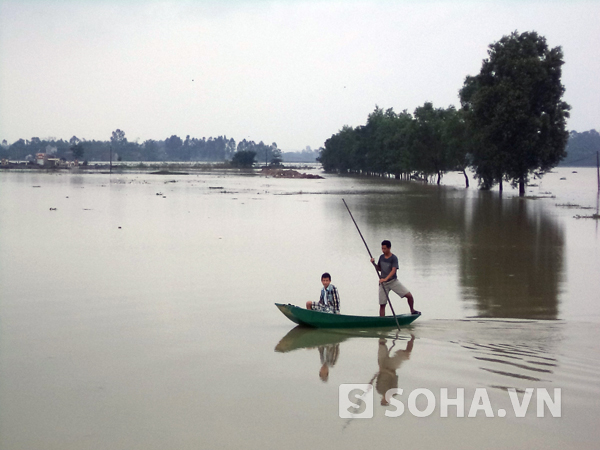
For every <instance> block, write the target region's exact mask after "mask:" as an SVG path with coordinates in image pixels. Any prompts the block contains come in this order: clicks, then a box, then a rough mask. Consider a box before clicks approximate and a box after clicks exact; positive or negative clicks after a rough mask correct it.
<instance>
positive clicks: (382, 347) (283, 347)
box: [275, 326, 415, 405]
mask: <svg viewBox="0 0 600 450" xmlns="http://www.w3.org/2000/svg"><path fill="white" fill-rule="evenodd" d="M357 338H377V339H378V348H377V363H378V366H379V369H378V371H377V372H376V373H375V375H374V376H373V377H372V378H371V380H370V381H369V382H368V384H373V383H375V384H374V386H375V389H376V391H377V392H378V393H379V394H380V395H381V397H382V398H381V404H382V405H387V404H388V402H387V401H386V399H385V393H386V392H387V391H388V390H389V389H393V388H397V387H398V375H397V373H396V371H397V370H398V369H399V368H400V366H401V365H402V363H403V362H404V361H407V360H408V359H410V354H411V352H412V350H413V345H414V341H415V336H414V335H413V334H412V333H411V334H410V335H399V333H398V332H397V331H390V330H389V329H371V330H366V331H364V330H343V329H335V330H322V329H315V328H306V327H302V326H297V327H295V328H293V329H292V330H290V331H289V333H288V334H286V335H285V336H284V337H283V338H281V340H280V341H279V343H278V344H277V345H276V346H275V351H276V352H279V353H287V352H291V351H293V350H298V349H302V348H305V349H316V350H317V351H318V352H319V360H320V363H321V367H320V369H319V378H320V379H321V380H322V381H324V382H326V381H327V380H328V378H329V369H330V368H331V367H333V366H334V365H335V364H336V362H337V360H338V358H339V355H340V344H341V343H342V342H344V341H346V340H348V339H357ZM401 341H407V342H406V346H405V348H396V346H397V345H398V344H399V343H400V342H401Z"/></svg>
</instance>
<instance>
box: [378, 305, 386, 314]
mask: <svg viewBox="0 0 600 450" xmlns="http://www.w3.org/2000/svg"><path fill="white" fill-rule="evenodd" d="M379 316H380V317H384V316H385V305H379Z"/></svg>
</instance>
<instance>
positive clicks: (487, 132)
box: [320, 31, 570, 196]
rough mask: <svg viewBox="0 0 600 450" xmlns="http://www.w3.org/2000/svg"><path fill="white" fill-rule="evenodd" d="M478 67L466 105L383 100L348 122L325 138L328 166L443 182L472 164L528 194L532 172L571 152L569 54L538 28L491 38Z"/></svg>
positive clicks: (482, 180) (482, 174)
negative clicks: (383, 105) (393, 105)
mask: <svg viewBox="0 0 600 450" xmlns="http://www.w3.org/2000/svg"><path fill="white" fill-rule="evenodd" d="M488 56H489V57H488V58H486V59H484V60H483V63H482V66H481V71H480V73H479V74H478V75H475V76H467V77H466V79H465V82H464V85H463V87H462V88H461V89H460V91H459V97H460V102H461V107H460V109H456V108H455V107H454V106H449V107H448V108H435V107H434V106H433V104H432V103H430V102H426V103H424V104H423V106H420V107H418V108H416V109H415V111H414V112H413V113H412V114H411V113H409V112H407V111H406V110H404V111H402V112H401V113H396V112H394V111H393V109H388V110H385V111H384V110H382V109H380V108H379V107H376V108H375V111H373V112H372V113H371V114H370V115H369V116H368V118H367V122H366V124H365V125H361V126H357V127H350V126H344V127H343V128H342V129H341V130H340V131H339V132H338V133H336V134H334V135H332V136H331V138H329V139H328V140H327V141H326V142H325V148H324V150H323V151H322V153H321V157H320V161H321V163H322V164H323V167H324V169H325V170H326V171H330V172H358V173H367V174H378V175H392V174H393V175H394V176H395V177H396V178H420V179H424V180H427V181H431V180H433V179H436V180H437V183H440V182H441V179H442V176H443V175H444V173H446V172H448V171H454V170H459V171H462V172H463V173H464V174H465V181H466V185H467V187H468V183H469V181H468V178H467V174H466V168H467V167H470V168H471V169H472V170H473V171H474V173H475V177H476V178H477V179H478V181H479V184H480V186H481V187H482V188H484V189H490V188H491V187H493V186H494V185H496V184H498V185H499V187H500V190H501V191H502V183H503V182H510V183H511V184H513V185H515V186H517V185H518V187H519V194H520V195H521V196H522V195H524V194H525V185H526V184H527V182H528V181H529V179H530V178H531V177H532V176H533V177H538V176H541V175H542V174H543V173H545V172H547V171H548V170H550V169H551V168H552V167H554V166H556V165H557V164H558V163H559V162H560V161H561V159H563V158H564V157H565V156H566V152H565V146H566V144H567V140H568V138H569V133H568V131H567V130H566V119H567V118H568V117H569V112H568V111H569V110H570V106H569V105H568V104H567V103H566V102H564V101H563V99H562V96H563V94H564V91H565V88H564V86H563V85H562V83H561V67H562V65H563V63H564V62H563V54H562V50H561V48H560V47H555V48H549V47H548V45H547V43H546V39H545V38H544V37H542V36H539V35H538V34H537V33H536V32H525V33H518V32H517V31H515V32H513V33H511V34H510V35H508V36H504V37H502V39H500V40H499V41H498V42H495V43H493V44H491V45H490V46H489V49H488Z"/></svg>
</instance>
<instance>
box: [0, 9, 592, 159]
mask: <svg viewBox="0 0 600 450" xmlns="http://www.w3.org/2000/svg"><path fill="white" fill-rule="evenodd" d="M599 18H600V2H597V1H517V0H513V1H454V0H445V1H418V0H412V1H391V0H364V1H353V0H344V1H335V2H334V1H327V0H305V1H296V0H289V1H283V0H274V1H266V0H263V1H252V0H238V1H202V0H197V1H171V2H151V1H108V0H106V1H91V0H90V1H85V0H84V1H82V0H80V1H50V0H38V1H23V0H19V1H6V0H0V141H1V140H2V139H6V140H7V141H8V142H9V143H12V142H14V141H16V140H17V139H19V138H23V139H30V138H31V137H34V136H35V137H40V138H48V137H54V138H63V139H69V138H70V137H71V136H73V135H75V136H77V137H79V138H85V139H88V140H91V139H100V140H108V139H109V138H110V135H111V132H112V131H113V130H115V129H117V128H120V129H122V130H124V131H125V133H126V136H127V138H128V139H129V140H135V139H140V142H143V141H144V140H146V139H165V138H167V137H169V136H171V135H173V134H176V135H178V136H180V137H182V138H185V136H186V135H188V134H189V135H190V136H192V137H198V138H201V137H203V136H205V137H207V138H208V137H209V136H215V137H216V136H218V135H227V136H228V137H233V138H234V139H236V141H240V140H242V139H244V138H245V139H251V140H255V141H257V142H258V141H260V140H262V141H264V142H265V143H271V142H276V143H277V144H278V146H279V148H280V149H282V150H283V151H292V150H300V149H302V148H304V147H306V146H307V145H310V146H311V147H313V148H318V147H320V146H322V145H323V143H324V141H325V140H326V139H327V138H329V137H330V136H331V135H332V134H334V133H336V132H337V131H338V130H339V129H340V128H341V127H342V126H343V125H346V124H348V125H351V126H357V125H361V124H364V123H365V121H366V118H367V115H368V114H369V113H370V112H371V111H373V109H374V108H375V105H379V106H380V107H382V108H384V109H387V108H394V110H395V111H397V112H400V111H402V110H404V109H407V110H408V111H410V112H412V111H413V110H414V109H415V108H416V107H417V106H419V105H422V104H423V103H424V102H425V101H431V102H433V104H434V106H436V107H447V106H448V105H451V104H452V105H455V106H459V100H458V91H459V89H460V88H461V86H462V84H463V82H464V78H465V76H466V75H469V74H470V75H476V74H477V73H478V72H479V70H480V68H481V61H482V59H483V58H485V57H486V55H487V53H486V52H487V47H488V45H489V44H490V43H492V42H494V41H497V40H499V39H500V38H501V37H502V36H503V35H506V34H509V33H510V32H512V31H514V30H518V31H520V32H523V31H532V30H534V31H537V32H538V33H539V34H541V35H543V36H545V37H546V39H547V42H548V44H549V46H551V47H555V46H562V48H563V52H564V57H565V65H564V66H563V84H564V85H565V87H566V89H567V91H566V94H565V100H566V101H567V102H568V103H569V104H570V105H571V106H572V107H573V109H572V111H571V119H570V120H569V123H568V126H569V129H572V130H577V131H585V130H589V129H592V128H595V129H600V82H599V80H600V75H599V74H600V26H598V23H599Z"/></svg>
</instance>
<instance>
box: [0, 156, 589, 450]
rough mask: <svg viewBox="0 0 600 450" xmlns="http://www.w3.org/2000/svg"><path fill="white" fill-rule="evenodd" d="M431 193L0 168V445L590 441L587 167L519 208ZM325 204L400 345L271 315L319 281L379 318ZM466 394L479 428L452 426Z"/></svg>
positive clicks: (481, 196) (326, 182)
mask: <svg viewBox="0 0 600 450" xmlns="http://www.w3.org/2000/svg"><path fill="white" fill-rule="evenodd" d="M573 171H577V173H573ZM561 178H564V179H561ZM444 182H445V184H446V186H444V187H441V188H439V187H437V186H423V185H420V184H416V183H399V182H397V181H394V180H383V179H370V178H352V177H341V176H329V175H328V176H326V178H325V179H323V180H309V179H307V180H304V179H274V178H266V177H262V176H249V175H243V174H224V173H218V172H210V173H209V172H207V173H200V174H193V175H187V176H183V175H179V176H175V175H149V174H122V175H114V174H113V175H112V176H110V175H106V174H45V173H32V172H12V173H1V174H0V449H2V450H19V449H27V450H32V449H61V450H65V449H78V450H81V449H144V450H148V449H165V448H169V449H199V448H223V449H238V448H247V449H280V448H286V449H306V448H356V449H363V448H373V447H381V448H385V447H390V448H391V447H406V448H419V449H439V448H461V449H480V448H493V449H504V448H544V449H565V448H577V449H586V448H589V449H592V448H597V442H598V439H599V438H600V430H599V429H598V426H597V416H598V413H599V412H600V406H599V404H600V384H599V383H598V381H599V380H600V350H599V348H598V342H599V340H600V305H599V302H598V300H599V297H600V296H599V292H600V276H599V275H600V270H599V268H600V245H599V242H600V232H599V230H598V221H597V220H593V219H577V218H575V217H574V216H577V215H580V216H585V215H591V214H593V213H596V212H597V209H596V208H597V201H598V199H597V196H596V192H597V188H596V173H595V170H593V169H579V168H578V169H564V168H563V169H558V170H557V171H556V173H551V174H548V175H547V176H546V177H544V178H543V179H542V180H541V181H538V182H537V183H538V186H534V187H530V189H529V192H528V195H530V196H531V197H535V198H529V199H518V198H515V195H516V193H515V192H514V191H512V190H508V191H505V193H504V196H503V197H499V196H498V193H497V192H480V191H478V190H477V189H475V188H471V189H468V190H466V189H464V188H463V187H462V185H461V183H462V176H461V175H457V174H451V175H449V176H447V177H446V178H445V179H444ZM540 197H543V198H540ZM342 198H344V199H345V200H346V202H347V203H348V205H349V206H350V208H351V209H352V212H353V214H354V217H355V218H356V220H357V222H358V224H359V226H360V227H361V231H362V233H363V235H364V237H365V239H366V240H367V242H368V244H369V246H370V249H371V251H372V252H373V254H374V256H377V255H378V254H379V252H380V251H379V250H380V246H379V243H380V242H381V240H383V239H390V240H391V241H392V251H393V252H394V253H395V254H397V255H398V257H399V260H400V270H399V277H400V279H401V281H402V282H403V283H404V284H405V285H406V286H408V287H409V289H410V290H411V291H412V293H413V295H414V297H415V307H416V308H417V309H419V310H420V311H422V312H423V315H422V317H420V318H419V319H418V320H417V321H416V322H415V323H414V324H413V325H412V326H410V327H407V328H404V329H402V330H401V331H400V332H397V331H394V330H375V331H372V332H368V333H360V332H352V331H337V332H331V331H329V332H328V331H319V330H305V329H295V328H294V327H295V325H294V324H293V323H292V322H290V321H289V320H287V319H286V318H285V317H284V316H283V315H282V314H281V313H280V312H279V311H278V310H277V309H276V308H275V307H274V305H273V303H275V302H283V303H292V304H297V305H304V303H305V302H306V301H307V300H315V299H317V298H318V295H319V291H320V288H321V284H320V276H321V273H323V272H325V271H328V272H330V273H331V274H332V278H333V279H332V282H333V284H335V285H336V286H337V288H338V290H339V292H340V296H341V307H342V312H343V313H347V314H360V315H375V314H377V312H378V304H377V280H376V278H375V273H374V271H373V268H372V267H371V265H370V263H369V256H368V254H367V252H366V249H365V248H364V245H363V243H362V241H361V240H360V237H359V236H358V233H357V231H356V229H355V228H354V225H353V223H352V221H351V220H350V217H349V215H348V213H347V211H346V209H345V207H344V205H343V203H342ZM54 208H55V209H54ZM585 208H591V209H585ZM392 301H393V302H394V305H395V309H396V312H397V313H407V312H408V307H407V305H406V302H405V301H404V300H400V299H398V298H397V297H392ZM348 383H371V384H372V385H373V388H372V389H371V390H370V391H369V390H368V391H367V392H366V393H365V396H364V397H363V398H364V399H368V398H369V395H372V396H373V401H372V404H373V406H374V409H373V418H370V419H364V418H359V417H357V416H355V417H353V418H340V417H339V409H338V399H339V394H338V393H339V388H340V385H342V384H348ZM390 388H401V389H403V390H404V391H403V392H404V393H403V394H398V395H397V396H396V397H395V399H400V400H401V401H402V402H403V404H404V405H405V406H406V411H405V413H404V414H403V415H401V416H400V417H387V416H386V415H385V413H386V412H388V413H389V412H390V411H394V409H395V408H394V407H393V405H392V404H386V401H385V397H384V394H385V392H386V391H387V390H388V389H390ZM418 388H424V389H428V390H430V391H431V392H432V393H433V394H434V395H435V399H434V401H435V400H437V403H435V409H434V410H433V412H432V413H431V414H429V415H428V416H427V417H417V415H416V414H413V413H411V411H409V401H408V397H409V393H410V392H412V391H415V389H418ZM442 388H448V393H449V394H448V396H449V397H451V398H454V397H456V396H457V391H456V389H457V388H464V399H465V417H459V416H458V413H457V408H456V407H453V406H450V408H449V413H448V417H441V406H440V403H441V402H440V398H441V393H440V392H441V391H440V389H442ZM478 388H485V389H486V392H487V395H488V396H489V401H490V403H491V406H492V408H493V414H494V417H493V418H492V417H485V411H483V410H481V411H479V412H477V414H476V417H467V414H468V413H469V411H470V407H471V406H472V400H474V398H475V390H476V389H478ZM509 388H516V389H517V394H518V396H519V399H523V398H524V392H525V391H526V389H529V388H534V389H538V388H545V389H547V391H548V392H549V393H550V395H551V396H553V400H554V401H555V402H556V395H555V394H554V392H555V391H554V389H556V388H558V389H560V390H561V399H560V401H561V417H553V416H552V415H551V414H550V412H549V409H548V408H546V409H545V416H544V417H537V414H536V395H537V394H538V393H539V391H535V393H534V396H533V398H532V400H531V403H530V405H529V409H528V410H527V413H526V415H525V417H517V415H516V413H515V412H514V411H513V408H512V403H511V400H510V397H509V393H508V389H509ZM537 399H538V400H539V398H537ZM425 400H426V398H425V397H424V396H420V397H419V398H418V401H417V403H416V406H417V407H419V408H421V410H424V408H425V407H426V406H427V402H426V401H425ZM392 401H393V400H392ZM542 406H543V405H542ZM499 409H504V410H506V411H507V414H506V416H505V417H499V415H500V414H499V413H498V412H497V411H498V410H499ZM542 410H544V408H543V407H542ZM359 415H360V413H359Z"/></svg>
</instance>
